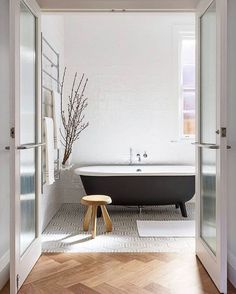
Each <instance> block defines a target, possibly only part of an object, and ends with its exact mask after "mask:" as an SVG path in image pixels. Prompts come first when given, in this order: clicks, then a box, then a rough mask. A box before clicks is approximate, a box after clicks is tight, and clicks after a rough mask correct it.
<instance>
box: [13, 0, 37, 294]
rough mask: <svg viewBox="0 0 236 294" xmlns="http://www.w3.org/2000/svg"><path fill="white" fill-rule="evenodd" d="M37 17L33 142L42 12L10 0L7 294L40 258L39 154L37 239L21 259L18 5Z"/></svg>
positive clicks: (32, 0)
mask: <svg viewBox="0 0 236 294" xmlns="http://www.w3.org/2000/svg"><path fill="white" fill-rule="evenodd" d="M21 2H22V3H24V4H25V5H26V6H27V7H28V8H29V10H30V11H31V12H32V13H33V14H34V15H35V17H36V29H35V30H36V44H35V45H36V59H35V61H36V76H35V79H36V81H37V82H36V102H35V103H36V104H35V105H36V114H37V117H36V124H35V125H36V142H40V140H41V123H40V121H41V39H40V37H41V34H40V31H41V20H40V16H41V10H40V8H39V6H38V4H37V2H36V1H35V0H10V68H11V75H10V127H11V130H12V132H13V134H12V135H11V137H12V140H10V220H11V221H10V293H12V294H13V293H17V291H18V289H19V288H20V287H21V285H22V284H23V282H24V281H25V279H26V278H27V276H28V274H29V272H30V271H31V269H32V268H33V266H34V265H35V262H36V261H37V259H38V258H39V257H40V255H41V222H40V215H41V209H40V198H41V164H40V162H41V152H40V150H37V151H36V152H35V154H36V156H35V160H36V176H35V179H36V181H35V182H36V185H35V194H36V199H35V201H36V202H35V204H36V212H35V219H36V230H35V233H36V238H35V240H34V241H33V242H32V244H31V245H30V246H29V248H28V249H27V250H26V251H25V253H24V254H23V255H22V256H20V199H19V195H20V170H19V168H20V151H19V150H17V146H19V143H20V115H19V109H20V3H21Z"/></svg>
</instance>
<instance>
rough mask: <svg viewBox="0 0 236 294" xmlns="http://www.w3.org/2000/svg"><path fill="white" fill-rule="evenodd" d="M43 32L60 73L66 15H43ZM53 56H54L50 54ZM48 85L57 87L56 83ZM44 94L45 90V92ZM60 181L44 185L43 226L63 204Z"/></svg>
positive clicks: (62, 62)
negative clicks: (52, 51)
mask: <svg viewBox="0 0 236 294" xmlns="http://www.w3.org/2000/svg"><path fill="white" fill-rule="evenodd" d="M42 33H43V36H44V37H45V38H46V39H47V40H48V42H49V43H50V44H51V45H52V46H53V48H55V50H56V51H57V52H58V53H59V54H60V73H61V74H62V72H63V70H64V17H63V15H49V14H47V15H43V16H42ZM49 57H51V58H53V56H49ZM47 86H49V87H50V88H51V86H53V88H55V87H56V85H55V84H50V81H48V84H47ZM43 95H44V92H43ZM59 188H60V182H59V181H58V180H56V182H55V183H54V184H53V185H50V186H47V185H44V187H43V195H42V227H43V228H45V226H46V225H47V224H48V222H49V221H50V220H51V218H52V217H53V216H54V214H55V213H56V212H57V210H58V209H59V208H60V206H61V198H60V189H59Z"/></svg>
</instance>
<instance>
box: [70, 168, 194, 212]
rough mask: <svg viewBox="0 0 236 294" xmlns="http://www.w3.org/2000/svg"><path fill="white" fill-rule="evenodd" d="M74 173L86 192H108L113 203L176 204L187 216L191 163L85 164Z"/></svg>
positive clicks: (192, 192) (192, 173)
mask: <svg viewBox="0 0 236 294" xmlns="http://www.w3.org/2000/svg"><path fill="white" fill-rule="evenodd" d="M75 173H76V174H78V175H80V176H81V180H82V182H83V185H84V188H85V191H86V193H87V194H88V195H91V194H104V195H109V196H110V197H111V198H112V204H113V205H129V206H146V205H176V207H177V208H178V207H180V209H181V213H182V216H183V217H187V211H186V206H185V203H186V202H187V201H189V200H190V199H191V198H192V197H193V196H194V194H195V170H194V167H192V166H181V165H178V166H174V165H165V166H164V165H138V166H137V165H107V166H86V167H80V168H77V169H75Z"/></svg>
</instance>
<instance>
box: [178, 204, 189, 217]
mask: <svg viewBox="0 0 236 294" xmlns="http://www.w3.org/2000/svg"><path fill="white" fill-rule="evenodd" d="M179 206H180V210H181V214H182V216H183V217H187V216H188V215H187V210H186V205H185V203H180V204H179Z"/></svg>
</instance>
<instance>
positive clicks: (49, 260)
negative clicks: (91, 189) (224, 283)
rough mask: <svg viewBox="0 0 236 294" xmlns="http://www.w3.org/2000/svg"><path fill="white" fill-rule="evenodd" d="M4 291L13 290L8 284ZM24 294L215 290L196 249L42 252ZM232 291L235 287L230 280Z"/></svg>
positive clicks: (174, 293) (159, 293) (232, 293)
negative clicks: (190, 252) (152, 251)
mask: <svg viewBox="0 0 236 294" xmlns="http://www.w3.org/2000/svg"><path fill="white" fill-rule="evenodd" d="M2 293H9V289H7V288H5V290H4V291H3V292H2ZM19 293H20V294H44V293H45V294H46V293H48V294H54V293H57V294H73V293H74V294H99V293H100V294H151V293H157V294H179V293H181V294H203V293H206V294H215V293H218V291H217V289H216V288H215V286H214V284H213V283H212V281H211V279H210V278H209V276H208V274H207V273H206V271H205V270H204V268H203V266H202V265H201V263H200V262H199V261H198V260H197V259H196V257H195V255H194V254H177V253H60V254H44V255H42V256H41V258H40V259H39V261H38V263H37V264H36V266H35V267H34V269H33V270H32V272H31V273H30V275H29V277H28V279H27V280H26V281H25V283H24V285H23V286H22V288H21V290H20V292H19ZM228 293H229V294H235V293H236V290H235V289H234V288H233V287H232V286H231V285H229V292H228Z"/></svg>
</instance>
